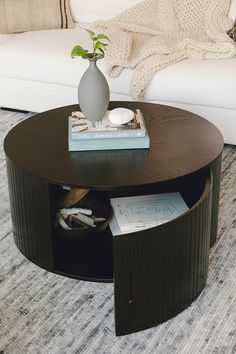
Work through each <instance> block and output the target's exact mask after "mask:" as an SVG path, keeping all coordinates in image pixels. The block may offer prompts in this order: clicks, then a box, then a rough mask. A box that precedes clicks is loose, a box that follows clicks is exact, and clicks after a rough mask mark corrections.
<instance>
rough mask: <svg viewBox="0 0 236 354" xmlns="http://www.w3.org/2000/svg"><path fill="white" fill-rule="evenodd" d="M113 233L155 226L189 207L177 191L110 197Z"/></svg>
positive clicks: (173, 217) (117, 233) (171, 218)
mask: <svg viewBox="0 0 236 354" xmlns="http://www.w3.org/2000/svg"><path fill="white" fill-rule="evenodd" d="M110 201H111V205H112V208H113V211H114V217H113V218H112V220H111V223H110V228H111V231H112V233H113V235H120V234H123V233H130V232H135V231H139V230H144V229H147V228H150V227H155V226H158V225H161V224H163V223H166V222H168V221H170V220H173V219H175V218H177V217H178V216H180V215H181V214H183V213H185V212H186V211H187V210H188V209H189V208H188V206H187V204H186V203H185V201H184V200H183V198H182V196H181V194H180V193H179V192H174V193H163V194H151V195H142V196H133V197H122V198H111V200H110Z"/></svg>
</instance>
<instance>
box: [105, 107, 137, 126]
mask: <svg viewBox="0 0 236 354" xmlns="http://www.w3.org/2000/svg"><path fill="white" fill-rule="evenodd" d="M108 119H109V121H110V122H111V123H112V124H114V125H123V124H127V123H129V122H130V121H131V120H132V119H134V112H133V111H131V110H130V109H128V108H122V107H120V108H114V109H113V110H111V111H110V112H109V117H108Z"/></svg>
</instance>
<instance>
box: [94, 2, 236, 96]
mask: <svg viewBox="0 0 236 354" xmlns="http://www.w3.org/2000/svg"><path fill="white" fill-rule="evenodd" d="M111 1H112V0H111ZM118 1H119V0H118ZM230 2H231V1H230V0H144V1H141V2H140V3H138V4H136V5H134V6H132V7H130V8H129V9H127V10H126V11H124V12H123V13H122V14H120V15H119V16H117V17H115V18H113V19H112V20H109V21H97V22H95V23H94V24H93V28H95V29H96V30H99V31H103V33H106V34H107V35H108V36H109V37H110V39H111V44H110V45H109V49H108V51H107V53H106V57H105V60H106V69H107V72H108V74H109V76H111V77H115V76H118V75H119V74H120V72H121V70H122V69H123V68H134V69H135V70H134V74H133V77H132V80H131V95H132V97H133V98H134V99H136V100H142V99H143V96H144V92H145V88H146V87H147V85H148V83H149V82H150V81H151V79H152V77H153V75H154V74H155V73H156V72H157V71H158V70H160V69H162V68H164V67H166V66H168V65H171V64H174V63H176V62H178V61H180V60H183V59H186V58H193V59H209V58H213V59H218V58H231V57H233V56H235V54H236V46H235V43H234V41H233V40H232V39H231V38H230V37H229V36H228V35H227V34H226V32H227V30H229V29H230V28H231V27H232V21H231V20H230V19H229V17H228V16H227V14H228V12H229V7H230Z"/></svg>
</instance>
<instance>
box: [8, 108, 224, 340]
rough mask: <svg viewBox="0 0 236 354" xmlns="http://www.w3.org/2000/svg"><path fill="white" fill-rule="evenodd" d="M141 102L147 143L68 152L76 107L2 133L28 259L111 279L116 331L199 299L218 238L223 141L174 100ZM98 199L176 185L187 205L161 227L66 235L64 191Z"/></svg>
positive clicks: (147, 323) (19, 235)
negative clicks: (82, 191) (171, 103)
mask: <svg viewBox="0 0 236 354" xmlns="http://www.w3.org/2000/svg"><path fill="white" fill-rule="evenodd" d="M121 106H122V107H127V108H130V109H133V108H140V109H141V110H142V111H143V114H144V117H145V121H146V125H147V129H148V132H149V136H150V141H151V144H150V149H143V150H142V149H141V150H109V151H89V152H68V141H67V136H68V134H67V129H68V128H67V127H68V116H69V115H70V114H71V112H72V111H74V110H78V109H79V106H78V105H73V106H67V107H61V108H58V109H54V110H51V111H47V112H44V113H41V114H37V115H35V116H33V117H31V118H29V119H27V120H25V121H23V122H22V123H20V124H18V125H17V126H15V127H14V128H13V129H12V130H11V131H10V132H9V133H8V135H7V136H6V138H5V141H4V149H5V153H6V160H7V171H8V183H9V194H10V205H11V214H12V223H13V233H14V239H15V242H16V245H17V247H18V248H19V249H20V251H21V252H22V253H23V254H24V255H25V256H26V257H27V258H28V259H30V260H31V261H32V262H34V263H35V264H37V265H39V266H40V267H42V268H44V269H47V270H49V271H52V272H54V273H58V274H62V275H66V276H70V277H74V278H77V279H83V280H92V281H104V282H107V281H114V293H115V320H116V333H117V334H118V335H121V334H127V333H131V332H135V331H138V330H142V329H144V328H148V327H151V326H154V325H156V324H158V323H161V322H163V321H165V320H167V319H168V318H171V317H173V316H174V315H176V314H177V313H179V312H180V311H181V310H183V309H184V308H186V307H187V306H188V305H189V304H190V303H191V302H192V301H194V300H195V299H196V298H197V296H198V295H199V294H200V292H201V291H202V289H203V288H204V286H205V283H206V279H207V271H208V254H209V247H210V244H211V245H212V244H213V243H214V241H215V238H216V232H217V219H218V205H219V188H220V169H221V152H222V149H223V138H222V135H221V133H220V132H219V130H218V129H217V128H216V127H215V126H214V125H212V124H211V123H210V122H208V121H207V120H205V119H203V118H201V117H199V116H197V115H195V114H193V113H190V112H187V111H184V110H180V109H177V108H172V107H168V106H162V105H156V104H149V103H137V102H111V103H110V107H109V108H110V109H112V108H115V107H121ZM74 187H80V188H87V189H90V190H91V192H90V194H91V195H92V197H93V198H97V199H99V200H101V201H103V202H108V201H109V198H110V197H114V196H128V195H143V194H152V193H162V192H171V191H179V192H180V193H181V195H182V197H183V198H184V200H185V202H186V203H187V205H188V207H189V211H188V212H187V213H185V214H183V215H182V216H181V217H178V218H177V219H175V220H173V221H171V222H168V223H166V224H163V225H161V226H158V227H155V228H150V229H148V230H143V231H140V232H135V233H132V234H127V235H120V236H115V237H113V236H112V235H111V232H110V230H109V228H106V230H105V231H103V232H100V233H98V232H95V231H93V232H92V231H91V232H89V234H88V235H86V236H84V235H83V236H82V235H80V234H79V233H78V232H77V233H74V232H68V233H64V234H60V233H59V232H58V229H57V228H56V227H55V214H56V211H57V208H58V203H59V201H60V200H61V198H62V197H63V196H64V194H65V193H66V190H67V189H68V188H74Z"/></svg>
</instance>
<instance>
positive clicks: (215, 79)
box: [0, 28, 236, 109]
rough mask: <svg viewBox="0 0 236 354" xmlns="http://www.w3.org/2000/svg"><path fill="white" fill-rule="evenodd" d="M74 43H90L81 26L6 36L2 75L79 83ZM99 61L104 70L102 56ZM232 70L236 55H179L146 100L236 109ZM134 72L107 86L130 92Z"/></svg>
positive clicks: (82, 64) (0, 46) (1, 47)
mask: <svg viewBox="0 0 236 354" xmlns="http://www.w3.org/2000/svg"><path fill="white" fill-rule="evenodd" d="M75 44H81V45H82V46H85V47H89V46H91V43H90V39H89V36H88V33H87V32H86V31H84V30H82V29H81V28H74V29H67V30H50V31H32V32H25V33H20V34H16V35H13V36H10V38H9V40H7V41H3V42H2V43H0V76H2V77H9V78H15V79H22V80H28V81H37V82H46V83H50V84H58V85H65V86H69V87H78V83H79V80H80V78H81V76H82V75H83V73H84V71H85V70H86V68H87V67H88V62H87V61H86V60H85V59H82V58H75V59H71V56H70V53H71V49H72V47H73V46H74V45H75ZM15 53H17V58H16V56H15ZM98 66H99V67H100V68H101V70H102V71H103V72H104V73H105V63H104V60H99V61H98ZM235 72H236V58H232V59H220V60H203V61H197V60H189V59H188V60H183V61H181V62H179V63H177V64H174V65H171V66H169V67H167V68H165V69H163V70H161V71H159V72H157V73H156V75H155V76H154V78H153V80H152V81H151V83H150V84H149V86H148V87H147V91H146V95H145V100H148V101H165V102H179V103H184V104H192V105H202V106H204V105H206V106H212V107H221V108H224V107H227V108H228V109H236V100H235V92H236V80H235V77H234V75H233V73H235ZM132 73H133V70H131V69H125V70H123V72H122V73H121V75H120V76H119V77H117V78H108V81H109V86H110V90H111V92H112V93H115V94H122V95H126V96H129V86H130V79H131V76H132Z"/></svg>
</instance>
